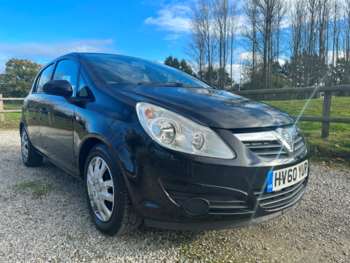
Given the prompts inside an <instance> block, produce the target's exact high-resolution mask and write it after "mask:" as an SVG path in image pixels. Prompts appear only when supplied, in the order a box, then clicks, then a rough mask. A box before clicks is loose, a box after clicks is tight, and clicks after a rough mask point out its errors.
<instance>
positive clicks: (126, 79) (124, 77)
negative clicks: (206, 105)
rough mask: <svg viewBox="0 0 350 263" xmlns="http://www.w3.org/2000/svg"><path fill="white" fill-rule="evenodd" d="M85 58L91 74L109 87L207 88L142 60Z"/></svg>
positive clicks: (102, 55)
mask: <svg viewBox="0 0 350 263" xmlns="http://www.w3.org/2000/svg"><path fill="white" fill-rule="evenodd" d="M85 58H86V61H87V63H88V64H89V66H90V68H91V69H92V71H93V73H94V74H96V75H98V76H99V77H100V78H102V80H103V81H104V82H105V83H107V84H110V85H118V84H134V85H152V86H166V87H173V86H175V87H178V86H181V87H188V88H209V86H208V85H206V84H205V83H204V82H202V81H200V80H198V79H196V78H194V77H192V76H190V75H188V74H186V73H183V72H181V71H179V70H176V69H173V68H170V67H168V66H164V65H161V64H157V63H152V62H149V61H145V60H142V59H137V58H131V57H126V56H117V55H105V54H89V55H85Z"/></svg>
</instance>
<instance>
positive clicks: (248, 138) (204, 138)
mask: <svg viewBox="0 0 350 263" xmlns="http://www.w3.org/2000/svg"><path fill="white" fill-rule="evenodd" d="M20 134H21V142H22V151H21V152H22V159H23V162H24V164H25V165H27V166H37V165H40V164H41V163H42V162H43V157H46V158H47V159H48V160H50V161H51V162H52V163H54V164H55V165H57V166H58V167H60V168H62V169H63V170H65V171H66V172H67V173H69V174H72V175H75V176H78V177H81V178H84V180H85V185H86V189H87V191H86V192H87V199H88V202H89V207H90V212H91V215H92V218H93V220H94V222H95V223H96V226H97V228H98V229H99V230H101V231H102V232H104V233H107V234H117V233H118V234H121V233H125V232H126V231H128V230H131V229H133V228H135V227H137V226H138V225H139V224H141V223H144V224H145V225H147V226H152V227H159V228H169V229H183V230H195V229H210V228H225V227H232V226H237V225H243V224H247V223H255V222H261V221H263V220H266V219H268V218H272V217H274V216H276V215H280V214H281V213H282V212H283V211H284V210H285V209H287V208H290V207H291V206H293V205H294V204H296V203H297V202H298V201H299V200H300V199H301V197H302V195H303V194H304V192H305V188H306V185H307V181H308V174H309V166H308V153H307V147H306V143H305V140H304V138H303V136H302V135H301V134H300V132H299V130H298V128H297V127H296V126H295V121H294V120H293V119H292V118H291V117H290V116H288V115H287V114H286V113H282V112H280V111H279V110H277V109H275V108H272V107H270V106H267V105H265V104H262V103H257V102H254V101H251V100H249V99H246V98H243V97H240V96H237V95H234V94H233V93H230V92H227V91H223V90H218V89H215V88H212V87H210V86H208V85H206V84H205V83H203V82H201V81H199V80H198V79H196V78H194V77H192V76H190V75H187V74H185V73H183V72H180V71H178V70H176V69H173V68H170V67H167V66H164V65H160V64H157V63H152V62H148V61H145V60H142V59H137V58H132V57H127V56H120V55H111V54H96V53H72V54H68V55H65V56H62V57H60V58H58V59H56V60H54V61H53V62H52V63H50V64H48V65H47V66H45V67H44V68H43V69H42V70H41V72H40V73H39V74H38V76H37V78H36V80H35V82H34V84H33V87H32V90H31V92H30V94H29V95H28V96H27V98H26V99H25V101H24V106H23V114H22V120H21V123H20Z"/></svg>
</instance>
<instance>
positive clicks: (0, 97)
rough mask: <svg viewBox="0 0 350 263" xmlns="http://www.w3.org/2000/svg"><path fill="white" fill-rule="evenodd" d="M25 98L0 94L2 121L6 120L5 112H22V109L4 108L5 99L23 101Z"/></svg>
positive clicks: (0, 117)
mask: <svg viewBox="0 0 350 263" xmlns="http://www.w3.org/2000/svg"><path fill="white" fill-rule="evenodd" d="M23 100H24V98H4V97H3V96H2V94H0V122H4V121H5V114H4V113H10V112H21V111H22V110H21V109H11V110H5V109H4V101H23Z"/></svg>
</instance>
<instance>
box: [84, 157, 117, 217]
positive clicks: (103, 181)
mask: <svg viewBox="0 0 350 263" xmlns="http://www.w3.org/2000/svg"><path fill="white" fill-rule="evenodd" d="M86 183H87V189H88V195H89V199H90V204H91V207H92V210H93V211H94V213H95V215H96V217H97V218H98V219H99V220H101V221H102V222H107V221H109V219H110V218H111V216H112V213H113V209H114V205H115V204H114V193H115V189H114V183H113V178H112V174H111V171H110V169H109V167H108V165H107V162H106V161H105V160H103V158H102V157H100V156H96V157H94V158H92V159H91V160H90V163H89V166H88V169H87V178H86Z"/></svg>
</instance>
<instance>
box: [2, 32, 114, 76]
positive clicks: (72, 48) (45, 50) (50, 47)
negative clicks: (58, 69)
mask: <svg viewBox="0 0 350 263" xmlns="http://www.w3.org/2000/svg"><path fill="white" fill-rule="evenodd" d="M112 45H113V40H111V39H86V40H76V41H64V42H54V43H49V42H48V43H43V42H27V43H1V42H0V72H2V71H3V70H4V63H5V62H6V61H7V60H8V59H10V58H24V59H32V60H35V61H37V62H39V63H46V62H47V61H48V60H50V59H53V58H55V57H58V56H60V55H64V54H66V53H70V52H108V51H109V52H112V51H113V46H112Z"/></svg>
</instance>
